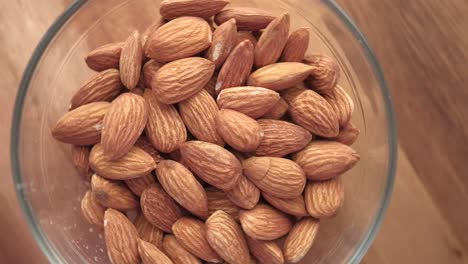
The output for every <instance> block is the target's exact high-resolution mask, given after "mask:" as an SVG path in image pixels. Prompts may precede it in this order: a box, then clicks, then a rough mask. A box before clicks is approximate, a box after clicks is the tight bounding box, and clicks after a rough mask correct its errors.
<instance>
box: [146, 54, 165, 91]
mask: <svg viewBox="0 0 468 264" xmlns="http://www.w3.org/2000/svg"><path fill="white" fill-rule="evenodd" d="M161 66H162V64H161V63H159V62H157V61H155V60H149V61H147V62H146V63H145V65H143V80H144V85H145V86H144V87H143V88H151V82H152V81H153V76H154V75H155V74H156V72H157V71H158V70H159V68H161Z"/></svg>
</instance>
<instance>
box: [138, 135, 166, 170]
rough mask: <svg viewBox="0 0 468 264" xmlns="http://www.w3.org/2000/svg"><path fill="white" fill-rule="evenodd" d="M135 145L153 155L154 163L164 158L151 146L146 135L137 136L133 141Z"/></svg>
mask: <svg viewBox="0 0 468 264" xmlns="http://www.w3.org/2000/svg"><path fill="white" fill-rule="evenodd" d="M135 146H136V147H139V148H141V149H142V150H144V151H145V152H146V153H148V154H149V155H150V156H151V157H153V160H154V162H155V163H156V164H158V163H159V162H161V161H162V160H164V159H163V157H161V155H160V154H159V152H158V151H157V150H156V149H155V148H154V147H153V145H151V142H149V140H148V138H147V137H146V136H141V137H139V138H138V140H137V141H136V142H135Z"/></svg>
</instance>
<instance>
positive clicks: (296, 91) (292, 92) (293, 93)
mask: <svg viewBox="0 0 468 264" xmlns="http://www.w3.org/2000/svg"><path fill="white" fill-rule="evenodd" d="M307 89H309V88H307V86H306V85H305V84H304V83H299V84H298V85H295V86H294V87H291V88H288V89H286V90H282V91H281V92H280V94H281V98H283V99H284V101H286V103H288V104H290V103H291V102H292V101H293V100H294V99H295V98H296V97H297V96H299V95H300V94H301V93H302V92H304V91H306V90H307Z"/></svg>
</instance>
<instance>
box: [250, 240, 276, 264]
mask: <svg viewBox="0 0 468 264" xmlns="http://www.w3.org/2000/svg"><path fill="white" fill-rule="evenodd" d="M247 244H248V245H249V248H250V252H251V253H252V255H254V256H255V258H257V259H258V261H259V262H260V263H269V264H283V263H284V256H283V251H282V250H281V248H280V247H279V246H278V244H277V243H276V242H275V241H262V240H257V239H254V238H251V237H248V236H247Z"/></svg>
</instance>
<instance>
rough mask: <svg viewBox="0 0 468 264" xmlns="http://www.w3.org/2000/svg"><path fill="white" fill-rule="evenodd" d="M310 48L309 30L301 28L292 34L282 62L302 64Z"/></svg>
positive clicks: (282, 55)
mask: <svg viewBox="0 0 468 264" xmlns="http://www.w3.org/2000/svg"><path fill="white" fill-rule="evenodd" d="M308 47H309V30H308V29H307V28H300V29H298V30H296V31H294V32H292V33H291V35H289V38H288V41H287V42H286V45H285V46H284V50H283V54H281V61H289V62H301V61H302V60H303V59H304V55H305V53H306V51H307V48H308Z"/></svg>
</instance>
